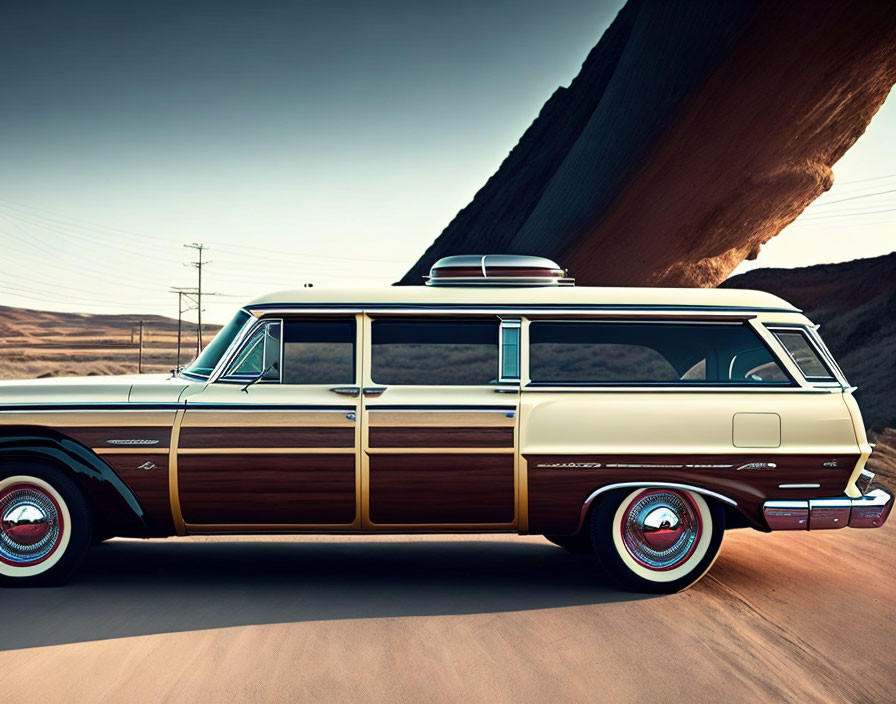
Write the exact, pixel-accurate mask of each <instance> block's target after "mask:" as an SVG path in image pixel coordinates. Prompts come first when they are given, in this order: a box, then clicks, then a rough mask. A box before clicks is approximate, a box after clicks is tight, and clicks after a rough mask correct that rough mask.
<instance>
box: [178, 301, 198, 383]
mask: <svg viewBox="0 0 896 704" xmlns="http://www.w3.org/2000/svg"><path fill="white" fill-rule="evenodd" d="M171 292H172V293H176V294H177V367H176V368H177V369H178V370H179V369H180V350H181V338H182V335H181V327H182V322H181V321H182V320H183V315H184V313H186V312H187V311H188V310H194V309H195V308H196V307H197V294H198V290H197V289H195V288H184V287H179V286H176V287H173V288H172V289H171ZM184 299H186V300H187V306H186V307H184Z"/></svg>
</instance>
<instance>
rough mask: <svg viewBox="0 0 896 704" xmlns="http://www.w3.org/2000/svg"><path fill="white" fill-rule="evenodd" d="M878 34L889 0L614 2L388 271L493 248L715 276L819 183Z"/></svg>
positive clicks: (587, 274) (883, 29)
mask: <svg viewBox="0 0 896 704" xmlns="http://www.w3.org/2000/svg"><path fill="white" fill-rule="evenodd" d="M894 47H896V3H894V2H892V0H861V1H860V2H855V1H853V0H790V1H789V2H775V1H772V0H759V1H755V0H754V1H748V0H731V1H730V2H717V1H716V0H689V1H688V2H681V3H669V2H665V1H664V0H629V2H628V3H626V5H625V6H624V7H623V8H622V10H621V11H620V13H619V15H618V16H617V17H616V19H615V21H614V22H613V23H612V25H611V26H610V27H609V28H608V29H607V31H606V32H605V33H604V35H603V37H602V38H601V40H600V42H599V43H598V44H597V46H595V47H594V49H593V50H592V51H591V53H590V54H589V56H588V57H587V59H586V60H585V63H584V64H583V66H582V70H581V72H580V73H579V75H578V76H577V77H576V78H575V79H574V80H573V81H572V83H571V84H570V85H569V87H568V88H560V89H558V90H557V91H556V92H555V93H554V95H553V96H551V98H550V99H549V100H548V102H547V103H546V104H545V105H544V107H543V109H542V110H541V113H540V114H539V116H538V118H537V119H536V120H535V121H534V122H533V123H532V125H531V126H530V127H529V129H528V130H527V131H526V132H525V133H524V134H523V136H522V138H521V139H520V141H519V143H518V144H517V146H516V147H515V148H514V149H513V151H512V152H511V153H510V154H509V156H508V157H507V158H506V160H505V161H504V163H503V164H501V166H500V168H499V169H498V171H497V172H496V173H495V174H494V175H493V176H492V177H491V178H490V179H489V181H488V182H487V183H486V184H485V186H484V187H483V188H482V189H481V190H480V191H479V192H478V193H477V194H476V196H475V198H474V199H473V201H472V202H471V203H470V205H468V206H467V207H466V208H464V209H463V210H462V211H461V212H460V213H459V214H458V215H457V216H456V217H455V219H454V220H453V221H452V222H451V223H450V224H449V225H448V227H447V228H446V229H445V230H444V232H443V233H442V234H441V235H440V236H439V237H438V239H436V241H435V242H434V243H433V244H432V245H431V246H430V247H429V248H428V249H427V251H426V252H425V253H424V255H423V256H422V257H421V258H420V260H419V261H418V262H417V264H415V265H414V267H413V268H412V269H411V270H410V271H409V272H408V273H407V274H406V275H405V276H404V277H403V278H402V280H401V281H400V282H399V283H402V284H419V283H420V281H421V278H420V277H421V276H423V275H424V274H426V273H427V272H428V269H429V267H430V265H431V264H432V262H434V261H435V260H436V259H438V258H439V257H441V256H445V255H447V254H465V253H485V252H509V253H529V254H540V255H543V256H548V257H551V258H553V259H556V260H558V261H559V262H560V263H561V264H563V265H565V266H568V267H569V268H570V270H571V271H572V273H573V274H574V275H575V277H576V279H577V281H578V282H579V283H581V284H592V285H632V284H639V285H665V286H714V285H717V284H718V283H719V282H721V281H722V280H724V279H725V277H726V276H727V275H728V274H729V273H730V272H731V271H732V270H733V269H734V268H735V267H736V266H737V264H738V263H740V262H741V261H743V260H744V259H745V258H750V257H754V256H755V255H756V254H757V252H758V250H759V247H760V246H761V245H762V244H763V243H764V242H767V241H768V240H769V239H770V238H771V237H773V236H775V235H776V234H777V233H778V232H780V231H781V229H782V228H783V227H784V226H786V225H787V224H788V223H790V222H791V221H792V220H793V219H794V218H796V217H797V215H799V213H800V212H801V211H802V210H803V209H804V208H805V207H806V206H807V205H808V204H809V203H810V202H811V201H812V200H814V199H815V198H816V197H818V195H820V194H821V193H822V192H823V191H825V190H826V189H828V188H829V187H830V186H831V183H832V174H831V168H830V167H831V165H832V164H833V163H834V162H835V161H837V159H839V158H840V156H842V155H843V153H844V152H845V151H846V150H847V149H848V148H849V147H850V146H851V145H852V144H853V143H854V142H855V140H856V139H858V137H859V136H860V135H861V134H862V132H863V131H864V129H865V127H866V125H867V124H868V122H869V121H870V119H871V117H872V116H873V115H874V113H875V112H876V111H877V109H878V108H879V107H880V105H881V104H882V103H883V101H884V99H885V98H886V96H887V93H888V92H889V90H890V88H891V86H892V85H893V84H894V82H896V49H894Z"/></svg>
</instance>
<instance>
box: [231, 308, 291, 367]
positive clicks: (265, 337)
mask: <svg viewBox="0 0 896 704" xmlns="http://www.w3.org/2000/svg"><path fill="white" fill-rule="evenodd" d="M262 373H264V376H263V378H264V379H272V380H277V379H279V378H280V322H279V321H277V322H270V323H265V324H264V325H262V326H261V327H260V328H258V329H257V330H256V331H255V332H254V333H252V337H251V338H250V339H249V341H248V342H247V343H246V344H245V345H244V346H243V348H242V349H241V350H240V352H239V354H237V356H236V359H235V360H234V362H233V364H231V366H230V369H229V371H228V372H227V374H226V376H228V377H240V378H242V377H246V378H250V379H251V378H255V377H257V376H258V375H260V374H262Z"/></svg>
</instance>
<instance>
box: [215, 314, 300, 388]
mask: <svg viewBox="0 0 896 704" xmlns="http://www.w3.org/2000/svg"><path fill="white" fill-rule="evenodd" d="M283 320H284V319H283V318H260V319H259V320H257V321H256V322H255V324H254V325H253V326H252V327H251V328H249V330H248V331H247V332H246V333H245V334H244V335H243V336H242V338H241V339H240V341H239V344H238V345H237V346H236V347H235V348H234V349H233V352H232V353H231V354H230V355H228V358H227V362H226V364H224V365H223V366H222V370H221V373H220V374H219V375H218V377H217V378H216V379H215V380H214V382H215V383H222V384H245V383H246V382H247V381H251V380H252V379H254V378H255V377H256V376H257V375H254V374H241V375H236V374H233V373H231V372H230V371H229V370H230V369H232V368H233V365H234V364H236V362H237V361H238V360H239V359H240V356H241V355H242V353H243V351H244V350H245V349H246V347H247V346H248V345H249V344H250V343H251V342H252V338H253V337H255V334H256V333H257V332H258V331H259V330H261V329H262V328H264V327H267V326H268V325H272V324H278V325H279V326H280V363H279V364H278V365H277V378H276V379H259V380H258V381H257V382H256V383H258V384H280V383H281V382H282V379H283V328H284V322H283ZM262 344H264V342H262ZM265 352H266V350H265ZM262 369H263V370H264V369H267V358H266V357H263V358H262Z"/></svg>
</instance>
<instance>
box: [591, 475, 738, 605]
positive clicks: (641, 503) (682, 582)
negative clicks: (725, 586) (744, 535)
mask: <svg viewBox="0 0 896 704" xmlns="http://www.w3.org/2000/svg"><path fill="white" fill-rule="evenodd" d="M724 531H725V511H724V509H723V508H722V507H721V506H720V505H718V504H716V503H715V502H711V501H707V500H706V499H705V498H704V497H703V496H701V495H700V494H698V493H696V492H693V491H686V490H683V489H669V488H664V487H643V488H639V489H635V490H634V491H632V490H631V489H624V490H620V491H614V492H609V493H608V494H606V496H605V497H603V499H602V500H601V502H600V504H599V505H598V506H597V508H596V509H595V510H594V511H593V513H592V515H591V535H592V541H593V542H594V546H595V552H596V553H597V557H598V559H599V560H600V562H601V564H602V565H603V566H604V568H605V569H606V570H607V572H608V573H609V574H610V575H611V576H612V577H614V578H615V579H616V580H617V581H618V582H620V583H621V584H622V585H623V586H625V587H626V588H629V589H633V590H635V591H642V592H651V593H670V592H677V591H680V590H682V589H685V588H687V587H689V586H691V585H692V584H694V583H695V582H697V581H698V580H699V579H700V578H701V577H702V576H703V575H704V574H705V573H706V572H707V571H708V570H709V568H710V567H711V566H712V563H713V562H714V561H715V559H716V557H717V556H718V553H719V548H720V546H721V543H722V537H723V534H724Z"/></svg>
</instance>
